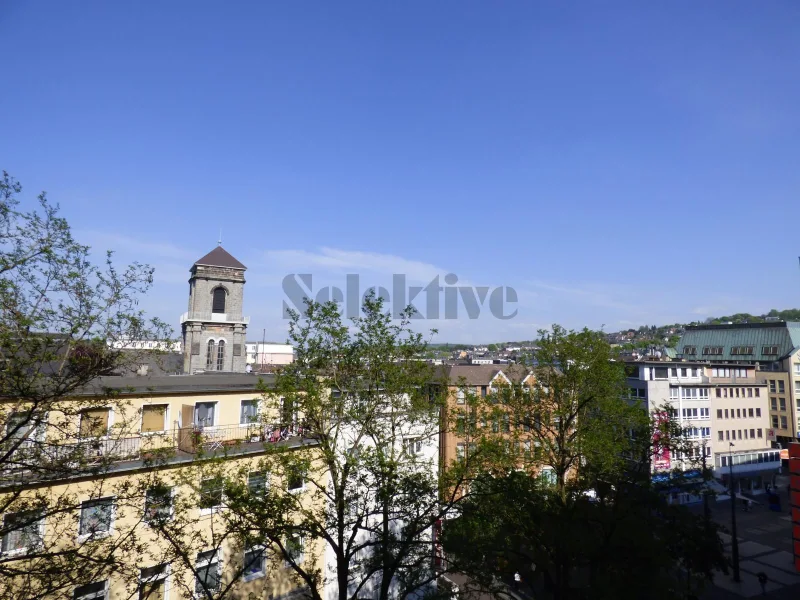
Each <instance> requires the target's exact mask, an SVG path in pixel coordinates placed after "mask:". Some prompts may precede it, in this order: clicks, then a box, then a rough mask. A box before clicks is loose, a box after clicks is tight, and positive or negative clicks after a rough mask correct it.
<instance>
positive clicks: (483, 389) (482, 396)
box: [481, 385, 487, 398]
mask: <svg viewBox="0 0 800 600" xmlns="http://www.w3.org/2000/svg"><path fill="white" fill-rule="evenodd" d="M486 387H487V386H485V385H482V386H481V398H486Z"/></svg>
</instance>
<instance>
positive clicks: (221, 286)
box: [181, 246, 250, 374]
mask: <svg viewBox="0 0 800 600" xmlns="http://www.w3.org/2000/svg"><path fill="white" fill-rule="evenodd" d="M245 270H246V267H245V266H244V265H243V264H242V263H240V262H239V261H238V260H236V259H235V258H234V257H233V256H231V255H230V254H229V253H228V252H227V251H226V250H225V249H223V248H222V246H218V247H216V248H214V249H213V250H212V251H211V252H209V253H208V254H206V255H205V256H204V257H203V258H201V259H199V260H198V261H197V262H195V263H194V265H192V268H191V270H190V273H191V276H190V277H189V310H188V311H187V312H185V313H184V314H183V315H182V316H181V330H182V346H183V356H184V366H183V372H184V373H187V374H192V373H200V372H207V371H223V372H228V373H243V372H244V371H245V366H246V364H247V356H246V351H245V337H246V335H247V325H248V323H249V321H250V319H249V317H244V316H243V315H242V309H243V302H244V284H245V279H244V272H245Z"/></svg>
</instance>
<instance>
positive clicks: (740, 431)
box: [739, 429, 742, 439]
mask: <svg viewBox="0 0 800 600" xmlns="http://www.w3.org/2000/svg"><path fill="white" fill-rule="evenodd" d="M739 439H742V430H741V429H740V430H739Z"/></svg>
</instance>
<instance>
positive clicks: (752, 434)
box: [750, 429, 756, 440]
mask: <svg viewBox="0 0 800 600" xmlns="http://www.w3.org/2000/svg"><path fill="white" fill-rule="evenodd" d="M755 437H756V430H755V429H751V430H750V439H751V440H752V439H754V438H755Z"/></svg>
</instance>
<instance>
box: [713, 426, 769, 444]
mask: <svg viewBox="0 0 800 600" xmlns="http://www.w3.org/2000/svg"><path fill="white" fill-rule="evenodd" d="M742 432H744V437H742ZM748 432H749V435H748ZM737 433H738V437H737ZM762 437H764V432H763V430H762V429H761V428H759V429H730V430H728V429H726V430H724V431H718V432H717V440H719V441H720V442H722V441H727V440H737V439H738V440H742V439H744V440H748V439H749V440H754V439H756V438H762Z"/></svg>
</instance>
